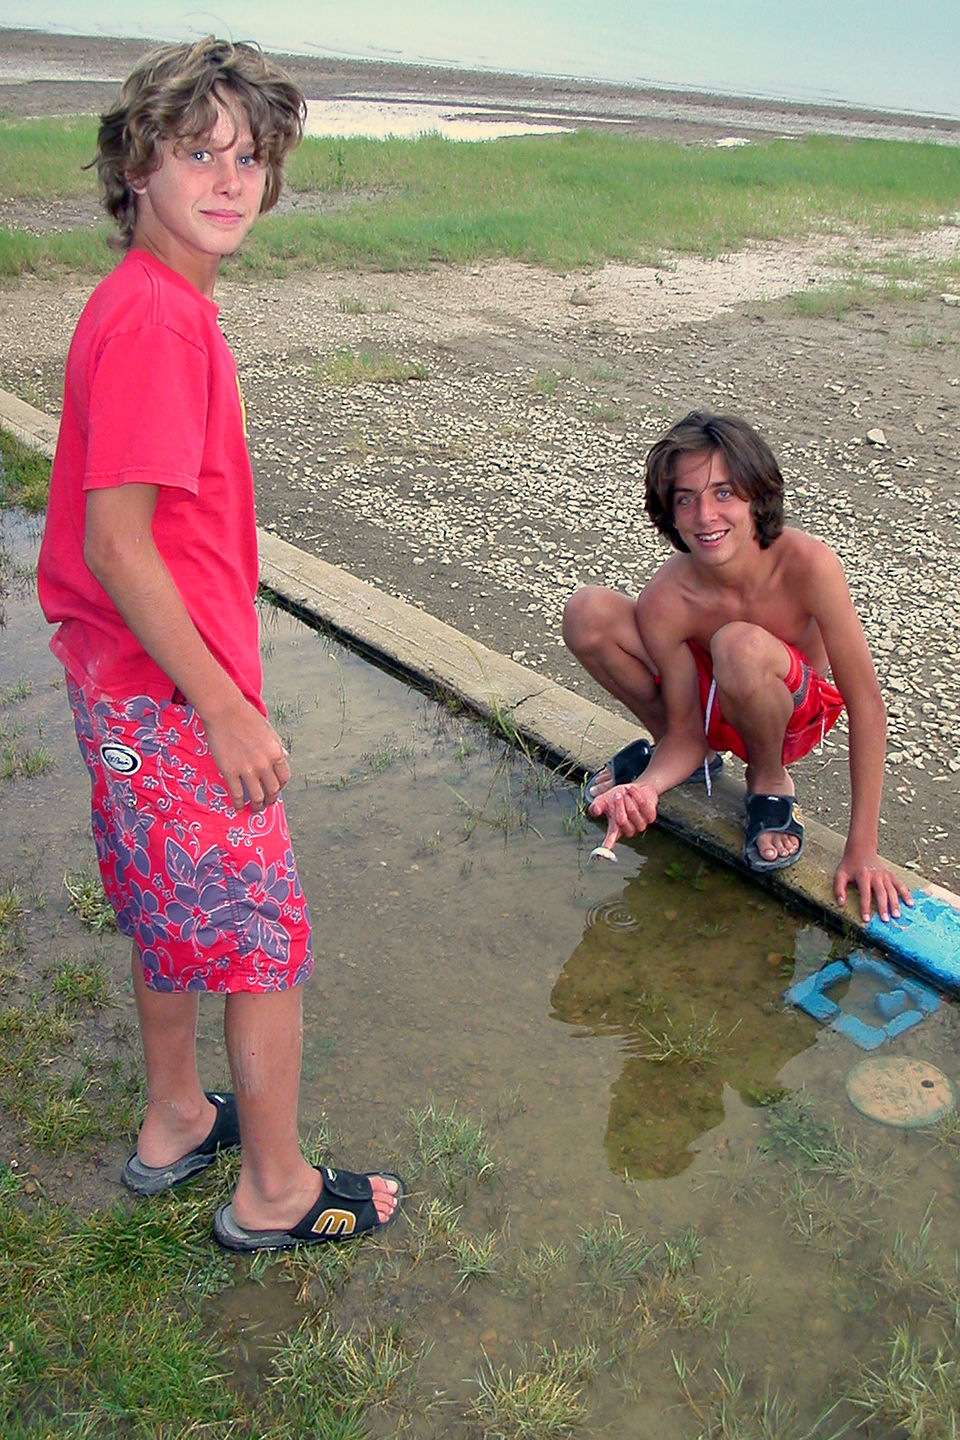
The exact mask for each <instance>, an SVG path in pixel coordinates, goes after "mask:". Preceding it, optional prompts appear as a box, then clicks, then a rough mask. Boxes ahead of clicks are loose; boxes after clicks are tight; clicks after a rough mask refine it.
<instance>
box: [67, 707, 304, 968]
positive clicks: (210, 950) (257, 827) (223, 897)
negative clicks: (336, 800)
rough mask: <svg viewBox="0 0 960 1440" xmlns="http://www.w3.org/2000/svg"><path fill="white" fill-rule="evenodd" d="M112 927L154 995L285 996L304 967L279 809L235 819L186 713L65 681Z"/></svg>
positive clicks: (297, 900) (296, 897)
mask: <svg viewBox="0 0 960 1440" xmlns="http://www.w3.org/2000/svg"><path fill="white" fill-rule="evenodd" d="M67 688H68V690H69V693H70V703H71V705H72V706H73V715H74V722H75V724H76V728H77V739H78V740H79V742H80V750H81V753H82V755H83V758H84V760H85V761H86V764H87V768H88V770H89V771H90V776H91V780H92V782H93V802H92V805H93V835H94V839H95V841H96V845H97V858H98V860H99V862H100V873H101V875H102V876H103V885H104V889H105V891H106V893H107V898H108V899H109V901H110V903H111V905H112V906H113V908H114V910H115V911H116V912H117V928H118V929H119V930H120V931H121V932H122V933H123V934H124V935H129V936H130V937H131V939H133V940H134V941H135V942H136V945H137V948H138V950H139V952H140V956H141V959H142V961H143V974H144V979H145V981H146V983H147V985H148V986H149V987H150V988H151V989H152V990H210V991H223V992H228V993H229V992H234V991H240V990H253V991H275V990H286V989H288V988H289V987H290V986H291V985H299V984H300V983H301V982H302V981H304V980H306V979H307V977H308V976H309V975H310V972H311V971H312V969H313V958H312V954H311V949H310V915H309V912H308V910H307V902H306V900H305V899H304V896H303V892H302V890H301V889H300V881H299V879H298V877H297V869H296V863H295V861H294V858H293V850H292V848H291V846H290V834H289V831H288V830H287V822H286V817H285V816H284V813H283V804H282V802H281V801H280V800H278V801H277V803H276V804H275V805H268V806H266V808H265V809H264V810H262V811H261V812H260V813H259V814H255V813H254V812H253V811H252V810H250V809H249V807H247V808H244V809H243V810H235V809H234V808H233V803H232V801H231V799H230V794H229V792H228V790H227V788H226V786H225V785H224V783H223V777H222V776H221V774H220V771H219V770H218V768H217V766H216V764H215V762H214V760H213V757H212V756H211V754H210V752H209V749H208V748H207V740H206V735H205V734H204V730H203V726H202V725H201V723H200V718H199V716H198V715H197V712H196V711H195V710H194V709H193V708H192V707H191V706H189V705H183V704H174V703H173V702H172V701H170V702H164V701H157V700H154V699H151V698H150V697H148V696H146V695H136V696H132V697H131V698H129V699H127V700H115V699H112V698H111V699H105V698H97V699H93V698H91V697H90V696H88V695H87V694H85V692H84V691H83V690H81V689H80V688H79V686H77V685H76V684H74V682H73V681H71V680H68V682H67Z"/></svg>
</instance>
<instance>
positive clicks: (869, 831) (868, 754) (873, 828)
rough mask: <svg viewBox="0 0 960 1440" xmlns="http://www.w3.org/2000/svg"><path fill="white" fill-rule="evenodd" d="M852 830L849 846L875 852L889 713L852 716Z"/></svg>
mask: <svg viewBox="0 0 960 1440" xmlns="http://www.w3.org/2000/svg"><path fill="white" fill-rule="evenodd" d="M849 731H850V743H849V755H850V826H849V829H848V831H847V844H848V846H856V847H857V848H869V849H873V850H876V849H877V848H878V846H879V839H880V801H881V796H882V794H883V767H884V760H885V757H886V734H887V727H886V712H885V710H884V708H883V705H882V704H880V705H878V706H871V707H870V710H869V713H859V712H857V711H853V712H850V713H849Z"/></svg>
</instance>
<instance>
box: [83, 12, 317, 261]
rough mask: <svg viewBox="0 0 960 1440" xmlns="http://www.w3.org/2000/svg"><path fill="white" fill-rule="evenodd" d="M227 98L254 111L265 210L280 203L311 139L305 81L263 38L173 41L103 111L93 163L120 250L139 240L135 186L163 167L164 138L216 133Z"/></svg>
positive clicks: (262, 208)
mask: <svg viewBox="0 0 960 1440" xmlns="http://www.w3.org/2000/svg"><path fill="white" fill-rule="evenodd" d="M225 101H232V102H233V103H234V104H235V105H237V106H239V107H240V108H241V109H242V111H243V113H244V114H245V115H246V117H247V119H248V121H249V122H250V132H251V134H252V136H253V143H254V147H255V154H256V157H257V159H258V160H259V161H260V162H261V163H262V164H264V165H265V167H266V172H267V178H266V184H265V185H264V191H263V202H262V204H261V206H260V213H261V215H262V214H264V212H265V211H267V210H270V209H271V208H272V207H273V206H274V205H275V204H276V203H277V200H278V198H279V196H280V188H281V185H282V183H283V162H284V160H285V159H286V157H287V155H288V154H289V153H290V151H291V150H293V149H294V148H295V147H296V146H297V145H299V143H300V141H301V139H302V138H303V124H304V119H305V117H306V108H307V107H306V101H305V100H304V98H303V92H302V91H301V89H300V87H299V86H298V85H296V84H295V83H294V81H292V80H291V79H290V77H289V76H288V75H286V74H285V73H284V71H283V70H281V69H280V67H279V66H278V65H275V64H274V63H273V61H272V60H268V59H267V57H266V56H265V55H264V54H263V52H262V51H261V50H260V49H259V47H258V46H256V45H247V44H240V43H238V44H233V43H232V42H231V41H229V40H217V39H215V38H214V36H212V35H207V36H206V37H205V38H204V39H203V40H198V41H196V43H195V44H184V45H167V46H164V47H163V49H161V50H154V51H152V52H151V53H150V54H149V55H146V56H145V57H144V59H143V60H141V62H140V64H139V65H138V66H137V67H136V69H134V70H133V71H132V72H131V73H130V75H129V76H128V77H127V79H126V80H125V81H124V83H123V87H122V88H121V91H120V94H119V97H118V99H117V103H116V104H115V105H114V106H113V107H112V109H110V110H107V111H106V112H105V113H104V114H103V115H102V116H101V117H100V130H99V133H98V135H97V154H96V158H95V160H94V161H93V164H94V165H95V166H96V169H97V173H98V175H99V178H100V189H101V195H102V200H103V204H104V208H105V209H106V210H107V213H108V214H109V215H111V216H112V218H113V219H114V220H115V221H116V222H117V225H118V227H119V230H120V234H119V236H118V237H117V238H116V240H115V242H114V243H115V244H116V245H117V246H118V247H119V248H120V249H124V250H126V249H129V248H130V244H131V242H132V240H133V230H134V226H135V224H136V219H137V199H136V194H135V193H134V190H133V185H134V184H135V183H139V182H140V181H142V180H144V179H146V177H147V176H148V175H150V174H152V173H153V171H154V170H157V169H158V168H159V166H160V165H161V163H162V161H163V153H162V145H163V142H164V141H165V140H192V139H199V138H201V137H205V136H207V135H209V133H210V131H211V130H212V129H213V127H214V125H215V124H216V122H217V107H218V104H220V103H223V102H225Z"/></svg>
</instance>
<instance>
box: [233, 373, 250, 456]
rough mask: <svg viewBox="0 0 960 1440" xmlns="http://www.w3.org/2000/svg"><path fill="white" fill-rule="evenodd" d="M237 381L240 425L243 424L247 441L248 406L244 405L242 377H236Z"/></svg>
mask: <svg viewBox="0 0 960 1440" xmlns="http://www.w3.org/2000/svg"><path fill="white" fill-rule="evenodd" d="M236 380H237V399H238V400H239V401H240V423H241V425H242V426H243V438H244V440H246V438H247V407H246V405H244V403H243V391H242V390H241V389H240V376H239V375H238V376H237V377H236Z"/></svg>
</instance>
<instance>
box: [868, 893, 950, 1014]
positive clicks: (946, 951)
mask: <svg viewBox="0 0 960 1440" xmlns="http://www.w3.org/2000/svg"><path fill="white" fill-rule="evenodd" d="M863 933H864V935H865V937H866V939H868V940H872V941H873V942H874V943H875V944H877V945H879V946H880V947H881V948H882V949H883V950H885V951H886V952H887V953H888V954H889V955H891V956H892V958H893V959H894V960H895V961H896V963H897V964H898V965H902V966H903V968H904V969H905V970H909V971H911V972H912V973H913V974H914V975H919V976H920V977H921V979H923V980H927V981H929V982H930V984H931V985H935V986H936V987H937V989H938V990H943V991H945V992H946V993H947V994H949V995H955V996H960V910H958V909H957V907H956V906H955V905H951V904H950V903H949V902H948V901H947V900H943V899H941V898H940V897H939V896H937V895H931V894H929V893H928V892H927V891H925V890H915V891H914V892H913V905H912V907H909V908H908V907H907V906H906V905H904V906H902V907H901V910H900V919H899V920H892V919H891V920H886V921H884V920H881V919H880V917H879V916H878V915H874V917H873V919H872V920H871V921H870V924H869V925H868V926H867V927H866V929H865V930H864V932H863Z"/></svg>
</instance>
